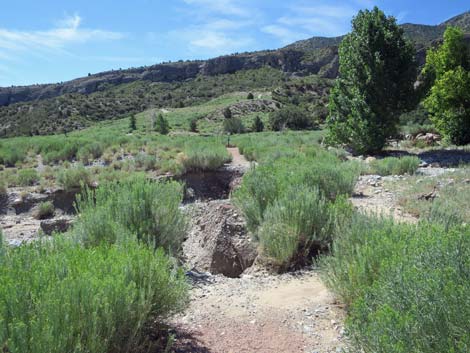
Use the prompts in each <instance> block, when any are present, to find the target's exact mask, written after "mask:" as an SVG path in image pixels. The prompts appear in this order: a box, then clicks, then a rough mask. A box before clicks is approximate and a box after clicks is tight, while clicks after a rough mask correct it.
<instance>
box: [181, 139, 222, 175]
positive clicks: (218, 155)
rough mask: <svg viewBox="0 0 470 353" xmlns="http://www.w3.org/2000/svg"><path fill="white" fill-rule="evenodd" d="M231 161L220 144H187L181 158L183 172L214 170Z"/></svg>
mask: <svg viewBox="0 0 470 353" xmlns="http://www.w3.org/2000/svg"><path fill="white" fill-rule="evenodd" d="M230 160H231V156H230V154H229V153H228V152H227V149H226V148H225V147H224V145H223V144H222V143H220V144H217V145H214V144H213V143H201V142H198V143H194V142H188V143H187V144H186V146H185V150H184V155H183V156H182V162H181V163H182V165H183V168H184V171H185V172H189V171H208V170H215V169H217V168H219V167H221V166H222V165H224V163H228V162H230Z"/></svg>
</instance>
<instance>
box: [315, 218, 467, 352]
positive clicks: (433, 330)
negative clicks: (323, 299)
mask: <svg viewBox="0 0 470 353" xmlns="http://www.w3.org/2000/svg"><path fill="white" fill-rule="evenodd" d="M332 254H333V256H332V257H328V258H326V259H324V262H323V265H324V266H325V273H324V280H325V281H326V283H327V284H328V285H329V287H330V288H332V289H333V290H334V291H335V292H336V293H337V294H339V295H340V296H341V298H342V300H343V301H345V302H346V303H348V304H349V305H350V317H349V320H348V331H349V332H350V336H351V338H352V339H353V342H354V343H355V346H356V348H357V349H360V350H362V351H364V352H366V353H367V352H383V353H385V352H387V353H389V352H391V353H395V352H396V353H398V352H418V353H425V352H426V353H429V352H431V353H433V352H435V353H437V352H462V353H463V352H467V351H468V350H469V348H470V339H469V336H468V330H469V326H468V320H467V318H468V315H470V301H469V300H468V291H469V290H470V282H469V281H468V273H470V261H469V258H470V257H469V255H470V228H469V227H468V226H467V227H453V228H450V229H449V230H447V231H446V230H445V228H444V227H442V226H440V225H433V224H429V223H421V224H420V225H419V226H415V225H404V224H393V222H392V221H388V220H374V219H370V218H369V219H366V218H364V217H362V219H360V220H356V221H355V222H354V223H353V224H352V225H351V226H349V227H346V228H344V229H343V231H342V232H341V236H340V237H339V238H338V239H337V240H336V241H335V243H334V245H333V252H332ZM391 333H393V334H391Z"/></svg>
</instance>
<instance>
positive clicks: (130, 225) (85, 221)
mask: <svg viewBox="0 0 470 353" xmlns="http://www.w3.org/2000/svg"><path fill="white" fill-rule="evenodd" d="M182 198H183V187H182V185H181V184H179V183H176V182H169V183H163V182H155V181H150V180H146V179H145V177H143V176H133V177H130V178H128V179H126V180H120V181H115V182H110V183H105V184H104V185H101V186H100V187H99V188H98V189H96V190H95V191H92V190H87V191H85V192H84V193H83V195H81V197H79V198H78V201H77V209H78V212H79V214H80V217H79V218H78V219H77V221H76V222H75V223H74V227H73V233H74V236H75V237H76V238H77V239H79V240H80V241H81V242H82V243H84V244H85V245H86V246H90V245H98V244H100V243H102V242H107V243H112V244H114V243H118V242H122V241H123V237H124V241H125V237H127V236H128V235H129V234H132V235H133V236H135V237H137V239H138V240H139V241H143V242H145V243H148V244H150V245H151V246H152V247H154V248H158V247H162V248H164V249H166V250H167V251H168V252H170V253H177V252H178V250H179V249H180V247H181V243H182V239H183V237H184V235H185V232H186V219H185V218H184V216H183V214H182V213H181V211H180V209H179V206H180V203H181V201H182Z"/></svg>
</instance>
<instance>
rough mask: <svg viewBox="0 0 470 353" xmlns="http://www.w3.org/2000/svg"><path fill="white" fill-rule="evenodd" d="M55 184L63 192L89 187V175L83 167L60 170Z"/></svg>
mask: <svg viewBox="0 0 470 353" xmlns="http://www.w3.org/2000/svg"><path fill="white" fill-rule="evenodd" d="M57 182H58V183H59V185H61V186H62V187H63V188H64V189H65V190H73V189H78V188H80V187H82V186H87V185H91V173H90V171H89V170H88V169H86V168H85V167H84V166H83V165H78V166H76V167H72V168H68V169H62V170H61V171H60V172H59V174H58V176H57Z"/></svg>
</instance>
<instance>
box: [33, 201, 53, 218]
mask: <svg viewBox="0 0 470 353" xmlns="http://www.w3.org/2000/svg"><path fill="white" fill-rule="evenodd" d="M54 211H55V208H54V205H53V204H52V202H50V201H46V202H41V203H40V204H39V205H38V207H37V209H36V212H35V214H34V217H35V218H36V219H46V218H50V217H52V216H53V215H54Z"/></svg>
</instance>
